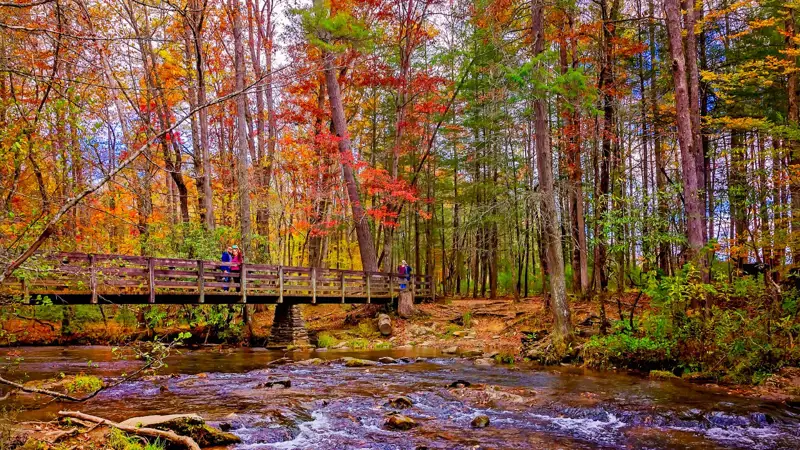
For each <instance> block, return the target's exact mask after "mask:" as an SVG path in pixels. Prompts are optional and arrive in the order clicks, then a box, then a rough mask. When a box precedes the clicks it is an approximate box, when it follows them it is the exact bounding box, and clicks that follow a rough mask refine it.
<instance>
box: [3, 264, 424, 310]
mask: <svg viewBox="0 0 800 450" xmlns="http://www.w3.org/2000/svg"><path fill="white" fill-rule="evenodd" d="M39 264H40V265H41V266H43V268H42V269H41V270H40V271H39V274H38V276H36V277H32V278H24V279H18V280H17V281H16V283H15V282H13V281H12V282H11V283H10V284H11V285H12V286H11V289H12V291H13V290H14V289H16V290H17V292H19V293H21V294H23V295H24V296H25V297H26V298H29V297H31V296H39V295H42V296H45V295H46V296H56V297H57V296H70V297H72V298H76V297H80V298H82V299H83V298H85V299H86V300H88V301H86V303H98V301H99V300H100V299H101V298H106V297H112V296H113V297H115V298H120V297H128V298H132V297H138V298H142V297H144V299H145V300H146V301H143V302H147V303H155V302H156V297H157V296H172V297H173V298H184V299H186V297H187V296H188V297H194V298H193V300H192V301H191V302H192V303H205V301H206V298H207V297H210V296H213V297H214V298H215V299H216V301H219V299H220V298H222V299H223V300H224V301H225V302H226V303H230V302H232V301H233V302H240V303H246V302H247V298H248V297H250V298H252V299H254V300H255V299H258V300H259V301H263V299H264V298H271V299H274V301H275V302H276V303H281V302H283V301H284V298H287V297H290V298H292V299H294V300H295V301H296V299H297V298H304V299H307V300H309V301H310V303H317V301H323V302H326V303H331V302H335V301H339V302H341V303H345V302H346V301H350V302H354V301H356V302H362V303H363V302H366V303H370V302H372V300H379V299H383V300H385V299H391V298H394V297H397V296H398V295H399V293H400V291H401V290H403V289H407V290H410V291H412V292H413V293H414V295H415V296H416V297H421V298H432V297H433V295H434V291H433V283H432V278H431V277H430V276H428V275H412V276H411V277H410V279H409V280H404V279H402V278H401V277H400V276H399V275H398V274H393V273H382V272H362V271H353V270H338V269H321V268H309V267H288V266H274V265H264V264H249V263H244V264H240V270H238V271H233V270H230V269H231V267H232V264H231V263H229V262H220V261H203V260H187V259H175V258H155V257H143V256H127V255H106V254H84V253H57V254H53V255H48V256H44V257H42V258H41V259H40V260H39ZM14 284H16V286H13V285H14ZM6 290H8V285H7V286H6ZM234 298H235V299H234ZM84 301H85V300H84Z"/></svg>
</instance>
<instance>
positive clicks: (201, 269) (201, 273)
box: [197, 260, 206, 304]
mask: <svg viewBox="0 0 800 450" xmlns="http://www.w3.org/2000/svg"><path fill="white" fill-rule="evenodd" d="M205 277H206V274H205V266H204V264H203V260H197V289H199V290H200V298H199V299H198V301H199V302H200V303H201V304H203V303H205V302H206V279H205Z"/></svg>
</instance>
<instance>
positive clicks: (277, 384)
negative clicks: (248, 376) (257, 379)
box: [256, 378, 292, 389]
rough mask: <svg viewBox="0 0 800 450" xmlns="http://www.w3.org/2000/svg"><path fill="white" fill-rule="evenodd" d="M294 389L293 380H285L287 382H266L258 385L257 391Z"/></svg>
mask: <svg viewBox="0 0 800 450" xmlns="http://www.w3.org/2000/svg"><path fill="white" fill-rule="evenodd" d="M290 387H292V380H290V379H288V378H287V379H285V380H270V381H265V382H263V383H258V384H257V385H256V389H264V388H267V389H283V388H290Z"/></svg>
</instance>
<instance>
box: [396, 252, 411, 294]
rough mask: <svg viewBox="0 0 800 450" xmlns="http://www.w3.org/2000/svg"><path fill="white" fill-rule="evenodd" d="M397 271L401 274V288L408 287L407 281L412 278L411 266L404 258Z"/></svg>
mask: <svg viewBox="0 0 800 450" xmlns="http://www.w3.org/2000/svg"><path fill="white" fill-rule="evenodd" d="M397 273H398V275H400V280H401V281H400V289H405V288H406V283H408V282H409V280H411V266H409V265H408V263H407V262H406V260H405V259H404V260H403V261H402V262H401V263H400V265H399V266H397Z"/></svg>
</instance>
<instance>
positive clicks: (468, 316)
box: [461, 311, 472, 328]
mask: <svg viewBox="0 0 800 450" xmlns="http://www.w3.org/2000/svg"><path fill="white" fill-rule="evenodd" d="M461 323H463V324H464V328H471V327H472V311H466V312H465V313H464V314H462V315H461Z"/></svg>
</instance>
